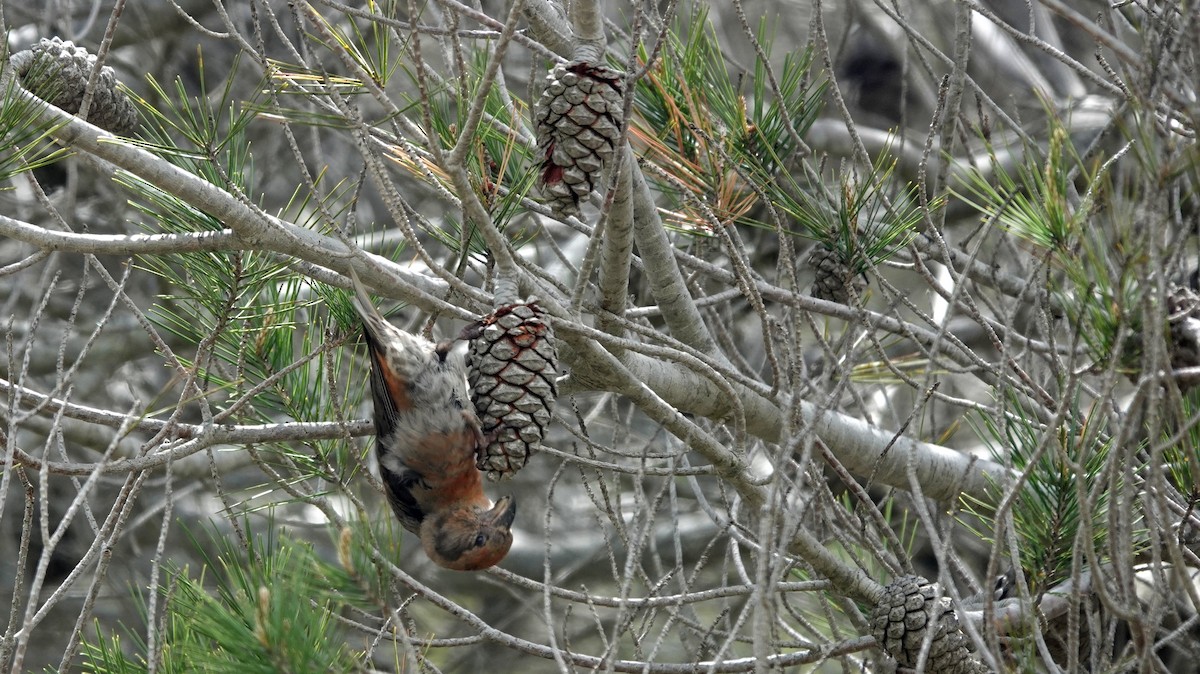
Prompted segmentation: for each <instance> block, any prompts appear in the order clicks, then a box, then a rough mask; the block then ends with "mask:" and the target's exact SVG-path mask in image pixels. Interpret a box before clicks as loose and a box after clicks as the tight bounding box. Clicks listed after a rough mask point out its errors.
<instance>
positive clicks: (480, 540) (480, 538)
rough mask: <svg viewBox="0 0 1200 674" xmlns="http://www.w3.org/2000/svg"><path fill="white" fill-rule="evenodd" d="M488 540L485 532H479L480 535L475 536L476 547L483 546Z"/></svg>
mask: <svg viewBox="0 0 1200 674" xmlns="http://www.w3.org/2000/svg"><path fill="white" fill-rule="evenodd" d="M486 542H487V537H486V536H484V535H483V534H479V535H478V536H476V537H475V547H477V548H482V547H483V544H484V543H486Z"/></svg>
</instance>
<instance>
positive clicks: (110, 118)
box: [12, 37, 138, 135]
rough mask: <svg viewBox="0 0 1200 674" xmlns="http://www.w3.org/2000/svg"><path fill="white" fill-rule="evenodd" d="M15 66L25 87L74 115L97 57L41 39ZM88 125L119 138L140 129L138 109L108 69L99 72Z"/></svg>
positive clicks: (14, 59)
mask: <svg viewBox="0 0 1200 674" xmlns="http://www.w3.org/2000/svg"><path fill="white" fill-rule="evenodd" d="M12 63H13V68H14V70H15V71H16V73H17V77H18V78H19V79H20V80H21V85H22V86H24V87H25V88H26V89H28V90H29V91H30V92H31V93H33V94H34V95H35V96H37V97H39V98H41V99H42V100H44V101H46V102H47V103H50V104H51V105H54V106H55V107H58V108H61V109H62V110H63V111H65V112H69V113H71V114H72V115H74V114H77V113H78V112H79V106H80V104H82V103H83V93H84V91H86V90H87V83H88V77H90V76H91V74H92V68H94V67H95V65H96V57H95V56H93V55H91V54H90V53H88V50H87V49H84V48H83V47H77V46H75V44H74V43H72V42H70V41H64V40H60V39H59V38H57V37H55V38H50V39H46V38H42V39H41V40H39V41H38V43H37V44H35V45H33V47H31V48H29V49H26V50H25V51H22V52H19V53H17V54H14V55H13V57H12ZM88 121H89V122H91V123H92V124H95V125H96V126H98V127H100V128H102V129H104V130H106V131H109V132H110V133H114V134H117V135H128V134H130V133H132V132H133V131H134V130H135V129H137V126H138V115H137V109H135V108H134V107H133V103H132V102H131V101H130V100H129V97H128V96H126V95H125V92H123V91H121V90H120V89H118V88H117V74H116V72H115V71H113V69H112V68H110V67H108V66H104V67H103V68H101V69H100V77H99V78H98V79H97V80H96V90H95V91H94V92H93V93H92V104H91V107H90V108H89V109H88Z"/></svg>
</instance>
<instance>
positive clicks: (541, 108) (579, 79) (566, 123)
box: [534, 61, 625, 217]
mask: <svg viewBox="0 0 1200 674" xmlns="http://www.w3.org/2000/svg"><path fill="white" fill-rule="evenodd" d="M624 77H625V75H624V73H622V72H620V71H618V70H613V69H612V68H609V67H608V66H605V65H598V64H593V63H587V62H585V61H572V62H570V63H560V64H558V65H556V66H554V68H552V69H551V70H550V73H549V75H548V76H547V79H546V88H545V89H544V90H543V91H542V96H541V98H540V99H538V102H537V104H536V105H535V106H534V122H535V124H536V131H537V140H538V151H539V153H540V154H541V156H542V175H541V187H542V193H543V194H545V195H546V198H547V199H548V201H549V204H550V207H551V208H552V209H553V210H554V212H555V213H557V214H558V215H559V216H560V217H568V216H571V215H575V214H577V213H579V204H580V203H581V202H582V201H584V200H585V199H587V198H588V195H590V194H591V193H592V190H593V189H594V188H595V187H596V186H597V183H598V182H599V180H600V175H601V172H602V171H603V169H604V166H605V165H606V164H607V163H608V162H609V161H611V160H612V157H613V154H614V153H615V152H616V149H617V148H618V147H620V142H621V126H622V117H623V111H624V94H623V89H624Z"/></svg>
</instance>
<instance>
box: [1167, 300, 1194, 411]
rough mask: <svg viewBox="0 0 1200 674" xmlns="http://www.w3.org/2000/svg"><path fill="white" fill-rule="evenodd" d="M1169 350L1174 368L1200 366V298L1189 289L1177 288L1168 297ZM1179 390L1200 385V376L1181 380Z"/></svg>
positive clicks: (1181, 378)
mask: <svg viewBox="0 0 1200 674" xmlns="http://www.w3.org/2000/svg"><path fill="white" fill-rule="evenodd" d="M1167 324H1168V332H1169V337H1170V340H1171V342H1170V344H1169V345H1168V349H1169V350H1170V355H1171V368H1172V369H1176V370H1178V369H1181V368H1188V367H1197V366H1200V294H1197V293H1196V291H1194V290H1192V289H1191V288H1188V287H1187V286H1175V287H1173V288H1171V289H1170V291H1168V293H1167ZM1178 381H1179V386H1180V388H1182V389H1189V388H1191V387H1193V386H1195V385H1196V384H1197V383H1200V376H1196V375H1191V376H1186V377H1180V378H1179V380H1178Z"/></svg>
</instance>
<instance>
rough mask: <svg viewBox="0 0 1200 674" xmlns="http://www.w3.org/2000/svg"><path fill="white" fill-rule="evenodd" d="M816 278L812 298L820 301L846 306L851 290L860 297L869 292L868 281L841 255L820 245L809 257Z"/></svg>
mask: <svg viewBox="0 0 1200 674" xmlns="http://www.w3.org/2000/svg"><path fill="white" fill-rule="evenodd" d="M808 264H809V265H811V266H812V268H813V272H814V273H815V274H816V278H815V279H814V280H813V287H812V296H813V297H815V298H817V299H819V300H827V301H829V302H837V303H838V304H846V303H848V302H849V301H850V297H851V295H850V288H851V287H853V288H854V290H855V291H856V292H855V294H856V295H857V296H858V297H862V295H863V293H865V292H866V291H867V279H866V277H864V276H863V275H862V274H856V273H855V272H854V269H852V268H851V267H850V266H849V265H848V264H846V262H845V261H844V260H843V259H842V255H841V253H839V252H837V251H836V250H834V249H832V248H830V247H828V246H826V245H824V244H818V245H817V246H816V247H814V248H813V250H812V253H810V254H809V256H808Z"/></svg>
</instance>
